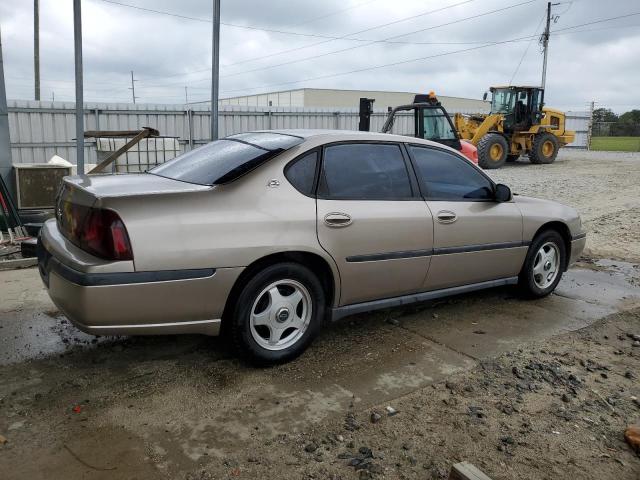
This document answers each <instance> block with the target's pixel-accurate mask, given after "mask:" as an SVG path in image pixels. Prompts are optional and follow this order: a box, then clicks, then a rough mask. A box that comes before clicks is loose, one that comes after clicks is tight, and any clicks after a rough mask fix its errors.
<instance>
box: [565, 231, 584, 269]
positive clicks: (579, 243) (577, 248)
mask: <svg viewBox="0 0 640 480" xmlns="http://www.w3.org/2000/svg"><path fill="white" fill-rule="evenodd" d="M586 243H587V234H586V233H581V234H579V235H575V236H574V237H573V238H572V239H571V252H570V253H569V261H568V262H567V268H569V267H570V266H571V265H573V264H574V263H576V262H577V261H578V258H580V255H582V252H583V250H584V246H585V245H586Z"/></svg>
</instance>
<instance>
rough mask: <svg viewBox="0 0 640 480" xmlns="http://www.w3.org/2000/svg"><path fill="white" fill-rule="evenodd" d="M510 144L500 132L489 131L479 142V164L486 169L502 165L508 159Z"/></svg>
mask: <svg viewBox="0 0 640 480" xmlns="http://www.w3.org/2000/svg"><path fill="white" fill-rule="evenodd" d="M507 152H509V145H508V143H507V139H506V138H504V137H503V136H502V135H500V134H498V133H487V134H486V135H485V136H484V137H482V138H481V139H480V141H479V142H478V164H479V165H480V166H481V167H482V168H485V169H494V168H500V167H502V166H503V165H504V164H505V162H506V161H507Z"/></svg>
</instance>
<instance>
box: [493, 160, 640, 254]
mask: <svg viewBox="0 0 640 480" xmlns="http://www.w3.org/2000/svg"><path fill="white" fill-rule="evenodd" d="M489 174H490V175H491V177H493V178H494V179H495V180H496V181H499V182H502V183H505V184H507V185H509V186H510V187H511V188H512V190H513V191H514V192H515V193H520V194H522V195H530V196H534V197H541V198H549V199H552V200H556V201H558V202H562V203H564V204H566V205H570V206H572V207H574V208H576V209H577V210H578V211H579V212H580V215H581V217H582V222H583V224H584V226H585V229H586V231H587V232H589V234H588V236H587V253H590V254H593V255H595V256H599V257H607V258H616V259H622V260H627V261H629V262H640V241H639V239H640V152H585V151H581V150H568V149H565V150H561V151H560V154H559V156H558V160H557V161H556V163H554V164H552V165H532V164H531V163H529V161H528V159H526V158H524V157H523V158H521V159H520V160H518V162H516V163H514V164H511V165H507V168H502V169H500V170H493V171H490V172H489Z"/></svg>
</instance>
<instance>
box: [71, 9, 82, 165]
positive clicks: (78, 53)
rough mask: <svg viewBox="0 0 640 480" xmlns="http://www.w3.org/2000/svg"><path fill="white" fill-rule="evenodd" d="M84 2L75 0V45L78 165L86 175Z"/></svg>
mask: <svg viewBox="0 0 640 480" xmlns="http://www.w3.org/2000/svg"><path fill="white" fill-rule="evenodd" d="M81 3H82V0H73V44H74V55H75V67H76V79H75V81H76V165H77V167H78V175H83V174H84V98H83V85H82V82H83V78H82V11H81V8H80V4H81Z"/></svg>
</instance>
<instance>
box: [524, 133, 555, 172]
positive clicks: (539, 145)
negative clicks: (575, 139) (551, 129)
mask: <svg viewBox="0 0 640 480" xmlns="http://www.w3.org/2000/svg"><path fill="white" fill-rule="evenodd" d="M559 149H560V142H558V138H557V137H556V136H555V135H553V134H551V133H548V132H545V133H540V134H538V135H536V136H535V137H534V139H533V145H532V147H531V151H530V152H529V161H530V162H531V163H544V164H549V163H553V162H554V161H555V159H556V157H557V156H558V150H559Z"/></svg>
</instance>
